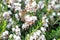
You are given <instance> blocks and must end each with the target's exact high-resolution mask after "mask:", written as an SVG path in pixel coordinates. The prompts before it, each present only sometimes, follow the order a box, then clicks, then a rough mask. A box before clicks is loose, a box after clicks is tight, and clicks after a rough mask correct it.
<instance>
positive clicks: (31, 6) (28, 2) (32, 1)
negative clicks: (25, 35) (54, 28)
mask: <svg viewBox="0 0 60 40" xmlns="http://www.w3.org/2000/svg"><path fill="white" fill-rule="evenodd" d="M2 3H3V5H1V6H2V11H4V12H3V14H2V16H3V19H4V20H6V21H7V25H6V30H5V31H4V32H3V33H2V39H3V40H21V30H24V31H26V30H27V29H29V28H30V27H31V26H32V25H33V24H35V23H36V21H38V20H39V21H40V20H41V22H42V26H41V28H39V30H38V29H37V31H35V32H34V33H33V34H32V35H31V36H30V38H29V39H30V40H46V38H45V35H44V34H45V32H46V31H47V29H46V28H48V27H49V22H50V21H52V22H53V23H54V21H55V20H54V19H55V18H54V17H55V16H57V17H60V11H58V12H55V11H56V10H58V9H59V8H60V4H57V3H58V0H49V1H48V3H47V5H46V2H45V1H43V0H40V1H39V2H38V3H37V2H36V0H2ZM23 3H24V4H23ZM23 5H25V6H23ZM5 6H7V10H8V11H5V10H4V7H5ZM22 7H24V8H22ZM44 8H46V10H44ZM38 10H39V11H40V12H41V11H42V10H43V11H42V12H41V14H42V15H43V16H42V17H41V19H40V18H38V16H37V14H38V15H39V17H40V13H37V14H36V12H37V11H38ZM51 10H54V11H53V12H51ZM44 11H46V12H44ZM49 12H51V13H52V14H50V15H49V17H48V16H47V14H49ZM45 13H46V14H45ZM30 14H32V15H30ZM49 20H50V21H49ZM20 22H22V23H21V24H20ZM37 26H39V25H37ZM37 28H38V27H37ZM20 29H21V30H20ZM53 40H55V39H53Z"/></svg>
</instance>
